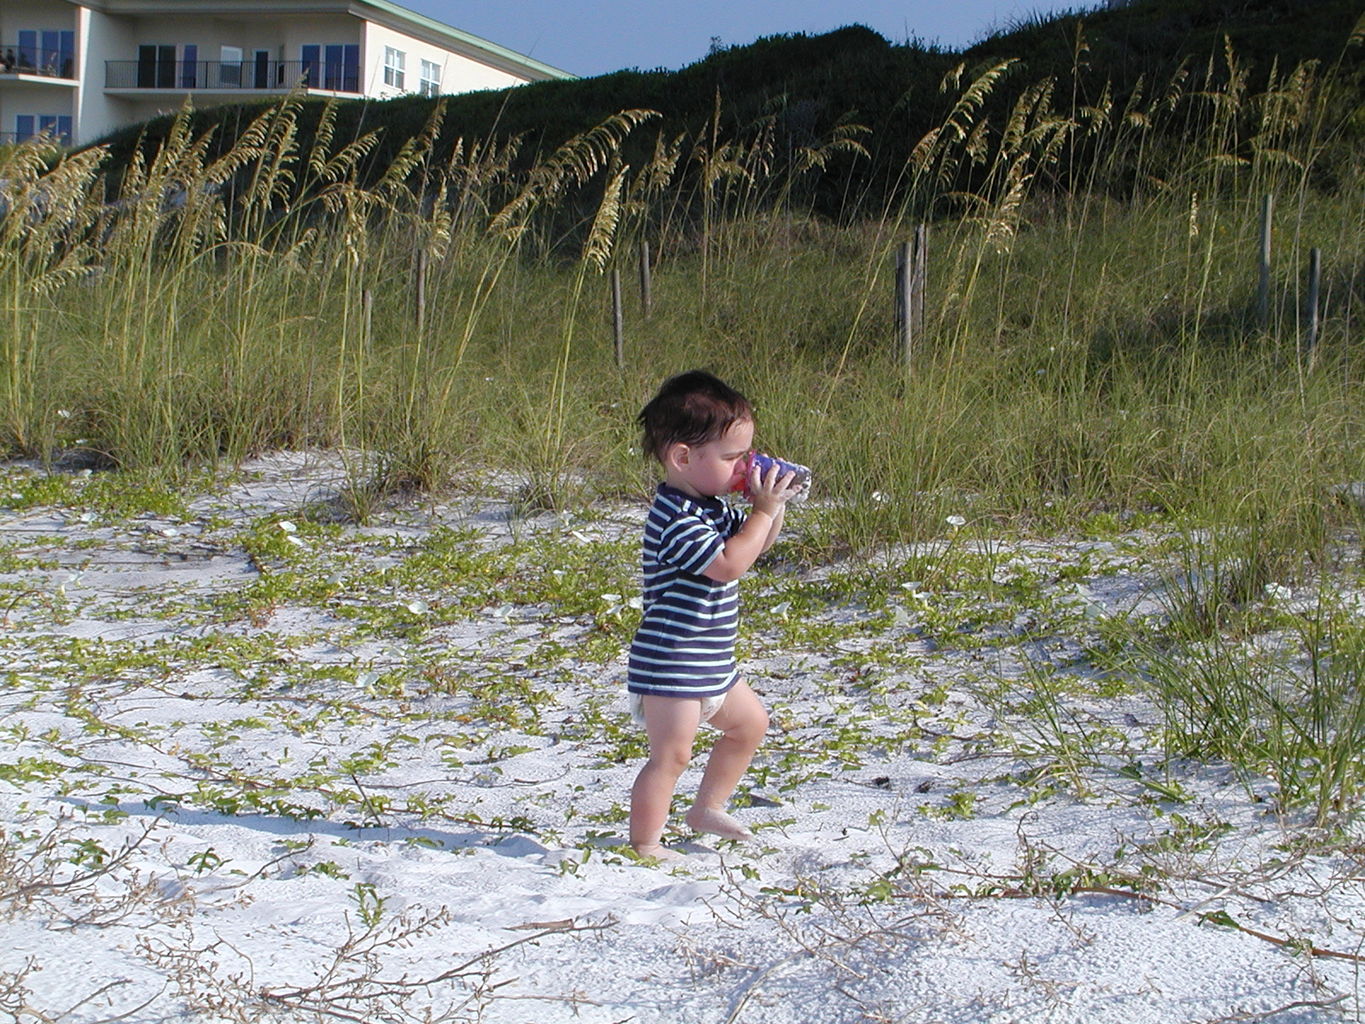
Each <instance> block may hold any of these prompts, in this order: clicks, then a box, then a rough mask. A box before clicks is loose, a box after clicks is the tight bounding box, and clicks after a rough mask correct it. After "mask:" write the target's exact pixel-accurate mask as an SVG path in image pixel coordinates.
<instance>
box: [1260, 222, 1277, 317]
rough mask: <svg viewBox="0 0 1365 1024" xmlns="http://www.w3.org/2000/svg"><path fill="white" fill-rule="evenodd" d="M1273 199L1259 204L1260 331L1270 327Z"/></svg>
mask: <svg viewBox="0 0 1365 1024" xmlns="http://www.w3.org/2000/svg"><path fill="white" fill-rule="evenodd" d="M1274 208H1275V197H1274V196H1272V195H1267V196H1266V197H1265V199H1264V201H1263V202H1262V203H1261V273H1260V281H1259V283H1258V285H1257V289H1256V322H1257V324H1259V325H1260V328H1261V330H1265V329H1266V328H1267V327H1268V326H1269V325H1270V221H1271V214H1272V213H1273V212H1274Z"/></svg>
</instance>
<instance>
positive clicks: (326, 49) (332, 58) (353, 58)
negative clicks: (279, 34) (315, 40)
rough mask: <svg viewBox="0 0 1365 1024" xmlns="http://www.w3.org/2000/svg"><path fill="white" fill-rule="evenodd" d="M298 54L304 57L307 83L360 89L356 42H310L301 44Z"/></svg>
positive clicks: (314, 87)
mask: <svg viewBox="0 0 1365 1024" xmlns="http://www.w3.org/2000/svg"><path fill="white" fill-rule="evenodd" d="M299 56H300V57H301V58H302V61H303V84H304V86H305V87H307V88H309V89H319V88H321V89H332V90H335V91H337V92H359V91H360V47H359V46H357V45H355V44H354V43H351V44H341V43H332V44H328V45H327V46H316V45H313V44H308V45H305V46H302V47H300V48H299Z"/></svg>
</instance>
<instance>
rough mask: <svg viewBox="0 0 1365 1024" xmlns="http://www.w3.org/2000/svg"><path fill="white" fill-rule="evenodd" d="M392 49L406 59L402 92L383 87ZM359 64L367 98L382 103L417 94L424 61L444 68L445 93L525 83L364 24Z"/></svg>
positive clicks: (450, 53) (470, 60) (482, 65)
mask: <svg viewBox="0 0 1365 1024" xmlns="http://www.w3.org/2000/svg"><path fill="white" fill-rule="evenodd" d="M389 46H392V47H393V48H394V49H397V50H401V51H402V52H403V54H404V55H405V61H404V82H403V88H402V89H401V90H399V89H394V88H392V87H391V86H387V85H385V84H384V49H385V47H389ZM360 60H361V70H362V74H363V75H364V80H363V82H362V88H363V89H364V90H365V94H366V95H367V96H375V97H379V98H382V99H387V98H389V97H391V96H399V95H402V94H403V93H415V92H417V91H418V84H419V82H420V81H421V71H422V61H423V60H429V61H431V62H432V63H434V64H436V65H438V66H439V67H440V68H441V92H442V93H450V92H474V91H476V90H479V89H505V88H508V87H509V86H513V85H521V84H522V83H523V82H524V81H525V79H523V78H517V77H516V76H515V75H511V74H509V73H508V72H506V71H502V70H500V69H498V68H495V67H492V66H490V65H488V64H484V63H482V62H480V61H477V60H474V59H472V58H470V57H468V56H466V55H464V54H461V53H456V52H454V51H453V50H447V49H444V48H443V47H440V46H436V45H434V44H432V43H429V42H426V41H424V40H421V39H417V38H416V37H414V36H410V35H406V34H404V33H402V32H398V31H395V30H394V29H391V28H386V27H385V26H383V25H376V24H375V23H373V22H368V23H366V24H365V43H364V45H363V46H362V47H361V51H360Z"/></svg>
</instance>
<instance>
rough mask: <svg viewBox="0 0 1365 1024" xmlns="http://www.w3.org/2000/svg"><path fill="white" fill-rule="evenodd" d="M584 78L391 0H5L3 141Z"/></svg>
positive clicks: (0, 96) (0, 70)
mask: <svg viewBox="0 0 1365 1024" xmlns="http://www.w3.org/2000/svg"><path fill="white" fill-rule="evenodd" d="M569 77H572V76H570V75H569V74H568V73H566V72H564V71H560V70H559V69H558V68H553V67H550V66H549V65H548V64H542V63H540V62H539V61H536V60H532V59H531V58H530V57H526V56H524V55H522V54H519V53H515V52H513V51H511V50H508V49H505V48H503V47H501V46H498V45H497V44H496V43H491V42H489V41H488V40H486V39H480V38H478V37H477V36H473V35H470V34H469V33H467V32H461V31H460V30H459V29H456V28H451V27H450V26H449V25H443V24H441V23H440V22H438V21H434V20H432V19H431V18H427V17H424V16H422V15H420V14H416V13H414V12H413V11H409V10H406V9H405V8H402V7H399V6H398V5H397V4H395V3H391V2H389V0H0V140H4V141H16V140H22V139H25V138H28V137H30V136H32V135H34V134H35V133H38V132H43V131H49V132H53V133H55V134H56V135H58V136H59V137H60V138H61V139H62V140H63V141H64V142H67V143H68V144H72V145H84V144H86V143H89V142H92V141H94V140H95V139H98V138H99V137H101V136H102V135H105V134H106V133H108V132H110V131H112V130H113V129H115V128H118V127H121V126H122V125H126V124H134V123H136V122H139V121H144V120H146V119H147V118H149V117H153V116H155V115H157V114H161V113H166V112H168V111H175V110H178V109H179V108H180V107H181V106H182V105H183V104H184V102H185V98H186V97H187V96H188V97H190V98H191V99H192V101H193V103H194V105H195V106H197V107H207V106H213V105H214V104H219V103H233V102H242V101H245V100H251V99H258V98H268V97H272V96H279V95H283V94H285V93H288V92H290V91H291V90H293V89H296V88H301V89H304V90H306V91H307V92H308V94H309V95H316V96H335V97H341V98H346V99H359V98H362V97H371V98H376V99H387V98H389V97H393V96H399V95H402V94H404V93H417V94H420V95H424V96H435V95H439V94H443V93H459V92H471V91H474V90H478V89H501V88H506V87H507V86H512V85H520V84H522V83H524V82H533V81H541V80H545V79H553V78H569Z"/></svg>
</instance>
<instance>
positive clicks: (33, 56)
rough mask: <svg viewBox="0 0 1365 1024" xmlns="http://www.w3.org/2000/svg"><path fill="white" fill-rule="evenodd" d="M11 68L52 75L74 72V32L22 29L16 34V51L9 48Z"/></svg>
mask: <svg viewBox="0 0 1365 1024" xmlns="http://www.w3.org/2000/svg"><path fill="white" fill-rule="evenodd" d="M9 58H10V60H9V63H11V64H13V65H15V67H14V70H17V71H21V72H29V73H31V74H39V75H49V76H51V77H54V78H71V77H72V76H73V75H75V73H76V33H74V32H70V31H65V30H62V29H42V30H32V29H25V30H24V31H22V32H20V33H19V52H18V53H15V52H14V50H13V49H12V48H11V49H10V51H9Z"/></svg>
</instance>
